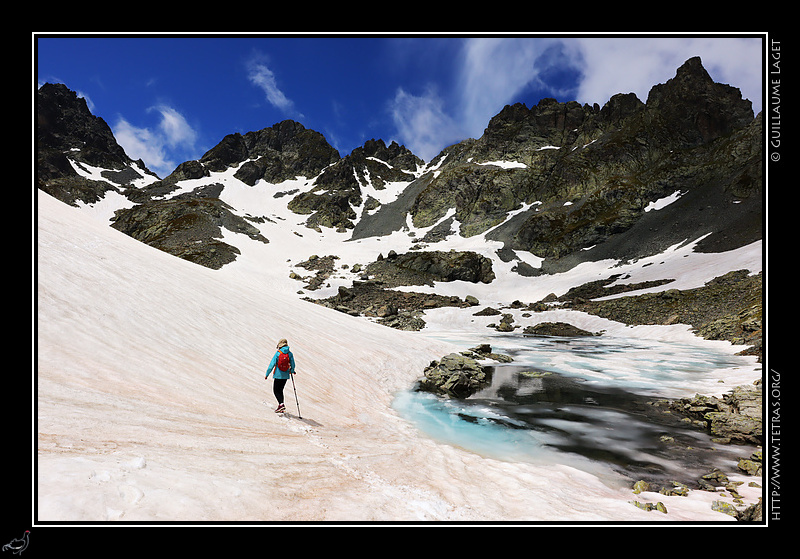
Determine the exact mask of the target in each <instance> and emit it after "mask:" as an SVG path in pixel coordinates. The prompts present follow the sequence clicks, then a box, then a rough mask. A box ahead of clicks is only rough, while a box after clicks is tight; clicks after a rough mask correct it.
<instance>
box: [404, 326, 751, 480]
mask: <svg viewBox="0 0 800 559" xmlns="http://www.w3.org/2000/svg"><path fill="white" fill-rule="evenodd" d="M451 341H452V340H451ZM471 341H472V342H474V341H475V340H474V339H473V340H471ZM483 341H486V340H483ZM489 341H490V343H491V345H492V348H493V351H495V352H498V353H504V354H507V355H511V356H512V357H513V358H514V361H513V363H510V364H495V363H494V362H492V363H491V364H492V366H493V373H492V383H491V385H490V386H488V387H487V388H485V389H484V390H482V391H480V392H479V393H477V394H475V395H473V396H471V397H469V398H467V399H463V400H458V399H448V398H442V397H438V396H435V395H433V394H429V393H425V392H419V391H408V392H404V393H401V394H399V395H398V396H397V398H396V399H395V402H394V407H395V409H397V410H398V411H399V412H400V413H401V414H402V415H403V416H404V417H406V418H407V419H409V420H410V421H412V422H413V423H414V424H415V425H416V426H417V428H419V429H420V430H422V431H423V432H425V433H426V434H428V435H429V436H430V437H432V438H434V439H436V440H439V441H442V442H445V443H448V444H452V445H455V446H459V447H462V448H465V449H468V450H471V451H473V452H476V453H478V454H481V455H484V456H487V457H490V458H495V459H501V460H508V461H532V462H536V463H561V464H568V465H572V466H575V467H578V468H581V469H584V470H586V471H591V472H593V473H595V474H598V475H603V474H604V473H609V472H615V473H613V474H610V475H611V476H612V477H616V476H619V475H620V474H621V475H622V477H623V478H625V479H627V480H630V479H648V480H652V481H659V480H660V481H664V482H669V480H671V479H678V480H681V481H686V479H687V478H688V479H693V478H692V477H691V476H697V477H699V476H701V475H703V474H706V473H708V472H710V471H711V470H712V469H713V468H714V467H718V468H720V469H723V470H724V469H726V468H728V469H729V468H731V467H734V468H735V464H736V461H737V460H738V458H740V457H742V456H746V455H748V454H749V453H750V452H752V450H753V449H751V448H742V447H741V446H729V445H717V444H714V443H713V442H712V441H711V439H710V437H709V435H708V434H707V433H705V432H704V431H702V430H700V429H698V428H696V427H692V426H690V425H687V424H686V423H685V422H681V421H680V418H677V417H674V416H670V415H669V414H665V413H664V412H663V411H662V410H659V409H656V408H655V407H654V406H653V405H652V402H653V401H654V400H657V399H661V398H674V397H679V396H687V395H693V394H695V393H698V392H699V393H708V387H709V386H710V385H712V383H714V384H716V383H718V380H719V379H720V378H722V377H724V376H726V374H725V373H726V372H727V373H729V372H731V371H735V370H737V369H743V370H750V371H752V370H753V365H752V359H751V358H745V357H740V356H736V355H732V354H730V353H726V352H723V351H720V350H719V349H717V348H715V347H714V346H713V345H709V344H704V343H698V344H692V343H687V342H683V341H673V340H666V341H662V340H653V339H635V338H621V337H605V336H600V337H587V338H548V337H520V336H494V337H492V338H491V339H490V340H489ZM475 345H477V344H475ZM465 347H471V346H465ZM486 364H489V363H488V362H487V363H486ZM732 386H733V385H727V387H728V389H730V388H732ZM717 390H718V391H719V392H720V393H722V392H725V391H726V390H725V389H717ZM710 448H713V449H715V450H714V451H713V452H708V450H707V449H710ZM603 477H606V476H605V475H604V476H603Z"/></svg>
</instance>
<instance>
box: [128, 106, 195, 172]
mask: <svg viewBox="0 0 800 559" xmlns="http://www.w3.org/2000/svg"><path fill="white" fill-rule="evenodd" d="M148 112H156V113H158V114H159V116H160V119H159V122H158V124H157V126H156V127H155V128H152V129H151V128H147V127H144V128H142V127H138V126H134V125H133V124H131V123H130V122H128V121H127V120H126V119H125V118H123V117H119V118H118V119H117V122H116V124H115V125H114V127H113V132H114V137H115V138H116V139H117V143H119V145H120V146H122V148H123V149H124V150H125V153H127V154H128V156H129V157H131V158H132V159H142V160H143V161H144V162H145V164H146V165H147V167H148V168H149V169H150V170H151V171H153V172H155V173H156V174H157V175H158V176H160V177H165V176H167V175H169V174H170V173H171V172H172V171H174V170H175V167H176V166H177V165H178V163H180V162H183V161H187V160H190V159H194V158H195V157H196V153H195V152H196V150H197V147H196V143H197V137H198V135H197V132H196V131H195V130H194V128H192V126H191V125H190V124H189V122H188V121H187V120H186V118H185V117H184V116H183V115H182V114H181V113H180V112H178V111H177V110H175V109H174V108H172V107H169V106H166V105H157V106H154V107H150V108H149V109H148Z"/></svg>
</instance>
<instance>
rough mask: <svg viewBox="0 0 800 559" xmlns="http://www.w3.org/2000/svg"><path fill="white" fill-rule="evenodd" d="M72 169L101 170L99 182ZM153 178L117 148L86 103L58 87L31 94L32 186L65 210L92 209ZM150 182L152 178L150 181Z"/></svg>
mask: <svg viewBox="0 0 800 559" xmlns="http://www.w3.org/2000/svg"><path fill="white" fill-rule="evenodd" d="M73 165H77V166H87V165H88V166H92V167H99V168H102V169H105V170H104V171H103V172H102V176H103V179H104V180H90V179H86V178H84V177H81V176H80V175H79V174H78V172H77V171H76V170H75V168H74V167H73ZM145 175H152V173H150V171H148V170H147V167H146V166H145V164H144V163H143V162H142V161H141V160H139V161H133V160H131V158H130V157H128V155H127V154H126V153H125V151H124V150H123V149H122V147H120V145H119V144H118V143H117V141H116V139H115V138H114V134H113V133H112V132H111V128H109V126H108V124H106V122H105V121H104V120H103V119H102V118H100V117H97V116H94V115H93V114H92V113H91V111H90V110H89V108H88V106H87V105H86V100H85V99H83V98H81V97H78V95H77V94H76V93H75V92H74V91H71V90H70V89H68V88H67V87H66V86H64V85H62V84H50V83H46V84H44V85H43V86H42V87H40V88H39V90H38V92H37V94H36V183H37V187H38V188H39V189H41V190H43V191H44V192H47V193H48V194H50V195H51V196H53V197H54V198H57V199H59V200H61V201H62V202H65V203H67V204H70V205H76V204H77V202H82V203H84V204H92V203H95V202H97V201H98V200H100V199H101V198H102V197H103V196H104V195H105V193H106V192H108V191H114V192H119V191H120V190H121V188H122V187H123V186H124V185H127V184H130V183H131V182H133V181H135V180H139V179H142V178H144V177H145ZM152 178H155V176H154V175H152Z"/></svg>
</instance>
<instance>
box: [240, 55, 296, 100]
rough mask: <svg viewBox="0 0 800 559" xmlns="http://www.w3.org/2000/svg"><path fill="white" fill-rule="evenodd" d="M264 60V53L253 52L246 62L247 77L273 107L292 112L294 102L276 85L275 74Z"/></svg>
mask: <svg viewBox="0 0 800 559" xmlns="http://www.w3.org/2000/svg"><path fill="white" fill-rule="evenodd" d="M266 62H267V61H266V57H265V56H264V55H261V54H254V55H253V56H252V57H251V58H250V59H249V60H248V61H247V63H246V66H247V79H249V80H250V82H251V83H252V84H253V85H255V86H256V87H258V88H260V89H261V90H262V91H263V92H264V95H265V96H266V98H267V101H268V102H269V103H270V104H271V105H272V106H273V107H275V108H276V109H278V110H280V111H282V112H284V113H292V112H294V102H293V101H292V100H291V99H289V98H288V97H286V95H285V94H284V93H283V91H281V89H280V88H279V87H278V82H277V80H276V79H275V74H274V73H273V72H272V70H270V69H269V67H268V66H267V63H266Z"/></svg>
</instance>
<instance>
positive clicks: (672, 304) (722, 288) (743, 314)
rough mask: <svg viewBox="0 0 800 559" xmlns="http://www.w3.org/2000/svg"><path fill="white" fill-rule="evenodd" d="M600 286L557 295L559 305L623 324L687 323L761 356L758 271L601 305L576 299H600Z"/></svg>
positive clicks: (760, 306) (708, 335)
mask: <svg viewBox="0 0 800 559" xmlns="http://www.w3.org/2000/svg"><path fill="white" fill-rule="evenodd" d="M603 283H604V282H599V283H598V282H595V283H593V284H586V285H585V286H581V287H579V288H576V289H574V290H572V291H571V293H572V295H569V294H568V296H562V298H561V302H562V304H564V305H566V306H568V307H571V308H574V309H577V310H580V311H583V312H587V313H590V314H594V315H597V316H601V317H603V318H608V319H610V320H614V321H616V322H622V323H624V324H630V325H637V324H689V325H691V326H692V327H693V328H694V330H695V332H696V333H697V334H698V335H700V336H702V337H704V338H706V339H710V340H727V341H730V342H731V343H734V344H736V345H746V346H749V349H747V350H744V351H743V354H745V355H756V356H758V357H759V360H760V359H761V357H762V353H763V348H762V343H763V342H762V338H763V324H762V315H763V299H762V293H763V292H762V274H761V273H758V274H753V275H751V274H750V273H749V271H748V270H738V271H734V272H729V273H727V274H725V275H723V276H720V277H718V278H714V279H713V280H711V281H709V282H708V283H706V285H704V286H703V287H700V288H696V289H686V290H678V289H667V290H666V291H662V292H658V293H648V294H644V295H636V296H628V297H618V298H615V299H609V300H605V301H593V300H586V299H584V298H583V297H581V295H584V296H587V295H592V296H595V297H600V296H601V295H602V294H603V290H605V287H603V286H602V284H603ZM598 290H599V291H598ZM607 294H610V292H609V293H607Z"/></svg>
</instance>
